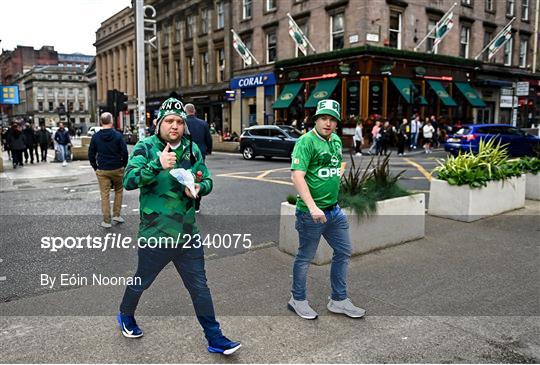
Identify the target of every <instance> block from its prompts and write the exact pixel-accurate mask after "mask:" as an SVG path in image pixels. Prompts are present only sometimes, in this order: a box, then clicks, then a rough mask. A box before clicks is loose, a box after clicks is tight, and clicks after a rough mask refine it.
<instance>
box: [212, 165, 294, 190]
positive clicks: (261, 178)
mask: <svg viewBox="0 0 540 365" xmlns="http://www.w3.org/2000/svg"><path fill="white" fill-rule="evenodd" d="M287 170H290V167H281V168H278V169H270V170H261V171H239V172H229V173H225V174H218V175H216V176H219V177H232V178H234V179H244V180H254V181H263V182H269V183H273V184H281V185H289V186H292V185H293V184H292V182H290V181H279V180H272V179H267V178H266V176H268V175H270V174H271V173H273V172H279V171H287ZM252 173H258V174H259V175H257V176H242V175H243V174H252ZM279 178H281V179H282V178H283V177H279Z"/></svg>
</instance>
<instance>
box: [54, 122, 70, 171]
mask: <svg viewBox="0 0 540 365" xmlns="http://www.w3.org/2000/svg"><path fill="white" fill-rule="evenodd" d="M54 140H55V141H56V143H57V147H58V153H59V159H60V161H62V166H67V162H66V161H67V158H68V153H69V147H70V146H71V137H70V136H69V132H68V130H67V129H66V128H64V123H62V122H60V123H59V124H58V130H57V131H56V133H54Z"/></svg>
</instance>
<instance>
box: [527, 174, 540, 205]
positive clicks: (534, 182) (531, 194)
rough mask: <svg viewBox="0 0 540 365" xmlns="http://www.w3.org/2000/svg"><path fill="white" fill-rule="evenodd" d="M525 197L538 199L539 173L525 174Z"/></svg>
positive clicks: (539, 188) (539, 193) (539, 195)
mask: <svg viewBox="0 0 540 365" xmlns="http://www.w3.org/2000/svg"><path fill="white" fill-rule="evenodd" d="M525 180H526V185H525V198H526V199H532V200H540V173H538V174H536V175H533V174H527V175H526V178H525Z"/></svg>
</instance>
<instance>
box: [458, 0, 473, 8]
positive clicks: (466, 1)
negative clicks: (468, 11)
mask: <svg viewBox="0 0 540 365" xmlns="http://www.w3.org/2000/svg"><path fill="white" fill-rule="evenodd" d="M461 5H463V6H467V7H470V8H472V7H473V0H461Z"/></svg>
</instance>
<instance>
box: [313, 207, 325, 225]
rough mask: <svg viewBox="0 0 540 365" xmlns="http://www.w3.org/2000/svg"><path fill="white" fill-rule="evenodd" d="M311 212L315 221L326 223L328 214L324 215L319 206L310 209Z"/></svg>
mask: <svg viewBox="0 0 540 365" xmlns="http://www.w3.org/2000/svg"><path fill="white" fill-rule="evenodd" d="M309 214H311V218H312V219H313V221H314V222H315V223H326V216H325V215H324V212H323V211H322V210H320V209H319V208H318V207H317V206H315V207H314V208H312V209H310V210H309Z"/></svg>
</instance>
